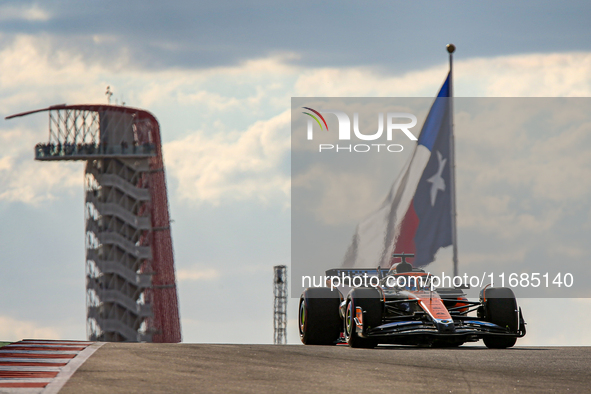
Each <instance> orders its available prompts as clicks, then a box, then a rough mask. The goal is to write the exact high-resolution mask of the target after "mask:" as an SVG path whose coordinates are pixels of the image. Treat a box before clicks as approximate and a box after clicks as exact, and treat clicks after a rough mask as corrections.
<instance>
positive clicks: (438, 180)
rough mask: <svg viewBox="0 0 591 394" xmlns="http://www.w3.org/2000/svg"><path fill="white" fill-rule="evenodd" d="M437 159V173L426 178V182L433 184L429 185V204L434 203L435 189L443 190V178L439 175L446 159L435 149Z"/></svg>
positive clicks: (432, 204)
mask: <svg viewBox="0 0 591 394" xmlns="http://www.w3.org/2000/svg"><path fill="white" fill-rule="evenodd" d="M437 160H439V169H438V170H437V173H436V174H435V175H433V176H432V177H431V178H429V179H427V182H430V183H432V184H433V185H432V186H431V206H434V205H435V200H436V199H437V191H438V190H441V191H445V180H444V179H443V178H442V177H441V173H442V172H443V167H445V163H446V162H447V159H444V158H443V156H442V155H441V153H440V152H439V151H437Z"/></svg>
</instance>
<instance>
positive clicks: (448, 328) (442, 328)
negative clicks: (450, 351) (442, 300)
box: [435, 320, 456, 334]
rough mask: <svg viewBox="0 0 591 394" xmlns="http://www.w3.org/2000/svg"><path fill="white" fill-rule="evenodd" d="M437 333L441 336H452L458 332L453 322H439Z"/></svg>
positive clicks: (437, 323)
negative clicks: (451, 334)
mask: <svg viewBox="0 0 591 394" xmlns="http://www.w3.org/2000/svg"><path fill="white" fill-rule="evenodd" d="M435 324H436V326H437V331H439V333H441V334H450V333H454V332H455V331H456V327H455V325H454V322H453V320H439V321H437V322H435Z"/></svg>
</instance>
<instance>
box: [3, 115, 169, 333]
mask: <svg viewBox="0 0 591 394" xmlns="http://www.w3.org/2000/svg"><path fill="white" fill-rule="evenodd" d="M45 111H47V112H48V113H49V141H48V142H47V143H43V144H37V145H36V146H35V160H39V161H64V160H82V161H85V162H86V170H85V182H84V186H85V194H86V202H85V220H86V305H87V335H88V339H90V340H98V341H117V342H118V341H128V342H139V341H145V342H180V341H181V328H180V318H179V310H178V296H177V289H176V279H175V272H174V258H173V250H172V238H171V232H170V217H169V212H168V199H167V191H166V179H165V173H164V163H163V159H162V144H161V139H160V127H159V124H158V121H157V120H156V118H155V117H154V116H153V115H152V114H151V113H149V112H148V111H145V110H141V109H136V108H131V107H125V106H117V105H65V104H64V105H58V106H52V107H49V108H45V109H41V110H36V111H30V112H25V113H21V114H16V115H12V116H10V117H8V118H7V119H10V118H14V117H18V116H25V115H29V114H32V113H37V112H45Z"/></svg>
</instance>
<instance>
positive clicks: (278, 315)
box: [273, 265, 287, 345]
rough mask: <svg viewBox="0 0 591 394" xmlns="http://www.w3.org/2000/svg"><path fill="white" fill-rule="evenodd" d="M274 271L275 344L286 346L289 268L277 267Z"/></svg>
mask: <svg viewBox="0 0 591 394" xmlns="http://www.w3.org/2000/svg"><path fill="white" fill-rule="evenodd" d="M273 270H274V272H275V274H274V276H273V294H274V295H275V300H274V303H273V332H274V339H273V343H275V345H284V344H286V343H287V267H286V266H285V265H276V266H274V267H273Z"/></svg>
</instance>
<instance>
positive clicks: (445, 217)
mask: <svg viewBox="0 0 591 394" xmlns="http://www.w3.org/2000/svg"><path fill="white" fill-rule="evenodd" d="M450 78H451V73H450V74H448V76H447V79H446V80H445V82H444V84H443V86H442V87H441V90H440V91H439V94H438V95H437V98H436V99H435V102H434V103H433V105H432V106H431V110H430V111H429V114H428V115H427V119H426V120H425V123H424V125H423V128H422V130H421V133H420V135H419V138H418V141H417V145H416V147H415V150H414V152H413V154H412V156H411V159H410V161H409V162H408V163H407V164H406V166H405V167H404V169H403V170H402V172H401V174H400V175H399V177H398V179H397V180H396V181H395V182H394V184H393V185H392V188H391V189H390V192H389V194H388V196H387V197H386V199H385V200H384V202H383V203H382V205H381V206H380V207H379V208H378V209H377V210H376V211H375V212H373V213H372V214H371V215H369V216H368V217H367V218H365V219H364V220H363V221H362V222H360V223H359V225H358V226H357V231H356V234H355V236H354V237H353V240H352V242H351V245H350V246H349V249H348V250H347V254H346V255H345V260H344V262H343V266H345V267H357V268H362V267H363V268H367V267H376V266H378V265H379V266H381V267H385V268H387V267H390V265H392V263H393V260H392V257H391V256H392V254H393V253H414V254H415V258H414V261H413V262H412V264H413V266H415V267H421V266H424V265H427V264H429V263H430V262H432V261H433V260H434V258H435V253H436V252H437V250H439V249H440V248H442V247H446V246H449V245H451V244H452V209H451V207H452V191H453V190H452V188H453V187H454V185H453V184H452V181H451V176H452V168H451V163H452V162H453V160H452V159H453V158H452V156H451V155H452V154H453V153H452V149H451V148H452V145H451V137H452V135H451V133H452V127H451V100H450Z"/></svg>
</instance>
